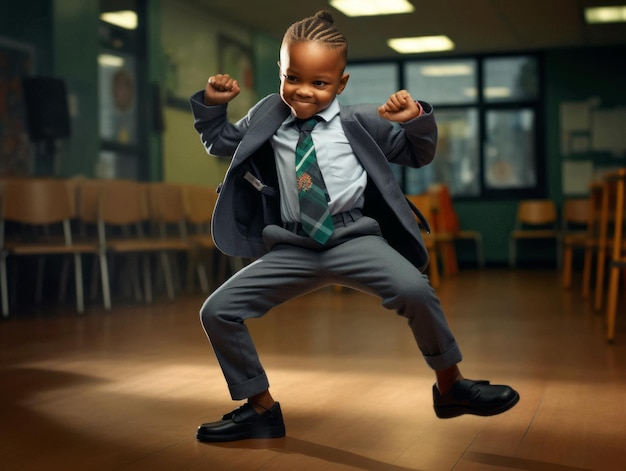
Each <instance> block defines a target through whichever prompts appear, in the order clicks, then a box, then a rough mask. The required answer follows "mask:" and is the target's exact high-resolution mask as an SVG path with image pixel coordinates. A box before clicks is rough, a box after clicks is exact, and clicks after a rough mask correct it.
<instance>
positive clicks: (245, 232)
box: [190, 92, 437, 270]
mask: <svg viewBox="0 0 626 471" xmlns="http://www.w3.org/2000/svg"><path fill="white" fill-rule="evenodd" d="M190 102H191V108H192V111H193V115H194V119H195V122H194V126H195V128H196V130H197V131H198V133H199V134H200V137H201V139H202V143H203V144H204V146H205V148H206V149H207V151H208V152H209V153H210V154H211V155H215V156H226V157H231V156H232V160H231V163H230V167H229V168H228V171H227V173H226V176H225V178H224V182H223V183H222V184H221V185H220V187H219V188H218V191H219V197H218V200H217V205H216V207H215V211H214V213H213V225H212V230H213V238H214V240H215V244H216V245H217V247H218V248H219V249H220V250H221V251H222V252H224V253H226V254H228V255H232V256H237V257H244V258H257V257H259V256H261V255H262V254H264V253H266V252H267V248H266V247H265V244H264V243H263V239H262V237H261V233H262V230H263V228H264V227H265V226H266V225H268V224H279V225H280V224H281V223H282V221H281V218H280V194H279V187H278V180H277V174H276V163H275V160H274V152H273V149H272V147H271V144H270V141H269V140H270V138H271V136H272V135H273V134H274V133H275V132H276V130H277V129H278V128H279V127H280V125H281V124H282V122H283V121H284V120H285V119H286V118H287V116H289V112H290V111H289V108H288V107H287V106H286V105H285V104H284V103H283V101H282V100H281V98H280V96H279V95H277V94H272V95H269V96H268V97H266V98H264V99H263V100H261V101H260V102H259V103H257V104H256V105H255V106H254V107H253V108H252V109H251V110H250V111H249V112H248V114H247V116H245V117H244V118H242V119H241V120H240V121H238V122H237V123H235V124H233V123H230V122H229V121H228V118H227V115H226V105H223V106H206V105H204V102H203V92H198V93H196V94H194V95H193V96H192V97H191V100H190ZM421 104H422V107H423V108H424V111H425V113H424V114H423V115H422V116H420V117H419V118H416V119H413V120H411V121H408V122H406V123H402V124H401V125H395V124H394V123H391V122H390V121H388V120H386V119H383V118H381V117H379V116H378V112H377V107H376V106H375V105H356V106H342V107H341V111H340V118H341V123H342V126H343V129H344V131H345V133H346V137H347V138H348V141H349V142H350V144H351V146H352V149H353V152H354V154H355V155H356V157H357V158H358V159H359V161H360V162H361V165H363V167H364V168H365V170H366V172H367V175H368V184H367V188H366V190H365V204H364V208H363V213H364V214H365V215H366V216H369V217H372V218H374V219H376V220H377V221H378V223H379V224H380V227H381V230H382V233H383V236H384V237H385V238H386V239H387V241H388V242H389V244H390V245H391V246H392V247H394V248H395V249H396V250H398V251H399V252H400V253H401V254H402V255H403V256H404V257H406V258H407V259H408V260H409V261H411V263H413V264H414V265H415V266H416V267H418V268H419V269H421V270H423V269H424V268H425V267H426V265H427V264H428V253H427V251H426V248H425V247H424V242H423V241H422V237H421V234H420V230H419V226H418V224H417V222H416V220H415V217H414V214H413V212H414V211H416V210H415V208H411V206H410V205H409V203H408V202H407V200H406V198H405V197H404V194H403V192H402V190H401V188H400V186H399V185H398V182H397V180H396V178H395V177H394V175H393V173H392V171H391V167H390V165H389V162H393V163H396V164H399V165H405V166H409V167H421V166H422V165H426V164H428V163H430V162H431V161H432V159H433V158H434V155H435V147H436V142H437V126H436V124H435V119H434V116H433V114H432V107H431V106H430V105H429V104H428V103H424V102H421ZM247 172H250V173H251V174H253V175H254V176H255V177H256V178H258V179H259V180H260V181H261V182H262V183H263V184H264V185H265V186H264V187H262V188H261V189H259V188H260V187H258V188H255V187H254V186H253V185H252V184H251V183H250V182H249V181H248V180H246V179H245V178H244V175H245V174H246V173H247ZM416 214H417V215H418V217H419V218H420V219H421V220H422V222H423V224H424V225H426V227H428V226H427V222H426V221H425V220H424V218H423V216H422V215H421V213H419V211H416Z"/></svg>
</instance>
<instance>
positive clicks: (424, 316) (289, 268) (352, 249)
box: [200, 217, 461, 400]
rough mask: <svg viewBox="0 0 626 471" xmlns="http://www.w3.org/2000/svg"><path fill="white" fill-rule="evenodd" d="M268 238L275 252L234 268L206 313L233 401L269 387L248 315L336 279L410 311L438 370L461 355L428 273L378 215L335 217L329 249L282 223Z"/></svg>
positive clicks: (409, 317)
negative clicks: (388, 234) (387, 234)
mask: <svg viewBox="0 0 626 471" xmlns="http://www.w3.org/2000/svg"><path fill="white" fill-rule="evenodd" d="M263 238H264V240H265V243H266V245H267V246H268V248H270V251H269V252H268V253H267V254H265V255H263V256H262V257H261V258H260V259H258V260H256V261H254V262H252V263H251V264H250V265H248V266H246V267H244V268H243V269H242V270H240V271H238V272H237V273H235V274H234V275H233V276H232V277H231V278H230V279H229V280H228V281H226V282H225V283H224V284H223V285H222V286H220V287H219V288H218V289H217V290H216V291H214V292H213V293H212V294H211V295H210V296H209V298H208V299H207V300H206V301H205V303H204V305H203V306H202V309H201V311H200V318H201V321H202V325H203V327H204V330H205V332H206V334H207V336H208V338H209V340H210V342H211V345H212V346H213V349H214V351H215V354H216V356H217V359H218V362H219V364H220V366H221V368H222V371H223V373H224V377H225V378H226V382H227V383H228V388H229V390H230V394H231V397H232V398H233V399H234V400H241V399H246V398H249V397H251V396H254V395H255V394H259V393H261V392H263V391H265V390H266V389H268V388H269V381H268V379H267V375H266V373H265V371H264V369H263V367H262V365H261V362H260V361H259V357H258V354H257V351H256V348H255V347H254V344H253V342H252V338H251V336H250V333H249V331H248V328H247V327H246V325H245V321H246V319H250V318H255V317H261V316H263V315H264V314H265V313H267V312H268V311H269V310H270V309H272V308H273V307H275V306H278V305H279V304H281V303H284V302H285V301H288V300H290V299H292V298H295V297H297V296H300V295H303V294H305V293H308V292H311V291H314V290H316V289H319V288H321V287H324V286H329V285H343V286H348V287H350V288H354V289H357V290H359V291H363V292H366V293H370V294H372V295H375V296H377V297H379V298H380V299H381V300H382V305H383V306H384V307H386V308H387V309H392V310H395V311H396V312H397V313H398V314H399V315H401V316H404V317H406V318H407V320H408V323H409V326H410V328H411V330H412V332H413V335H414V336H415V340H416V342H417V345H418V347H419V349H420V351H421V353H422V355H423V357H424V359H425V361H426V363H427V364H428V366H430V367H431V368H432V369H434V370H442V369H445V368H447V367H450V366H453V365H454V364H456V363H458V362H460V361H461V352H460V350H459V348H458V345H457V343H456V340H455V339H454V336H453V335H452V332H451V331H450V328H449V327H448V324H447V322H446V319H445V317H444V315H443V312H442V310H441V305H440V303H439V299H438V298H437V296H436V295H435V292H434V290H433V289H432V287H431V286H430V283H429V282H428V278H427V277H426V276H425V275H423V274H422V273H420V271H419V270H418V269H417V268H416V267H415V266H413V264H411V263H410V262H409V261H407V260H406V259H405V258H404V257H403V256H402V255H400V254H399V253H398V252H397V251H396V250H395V249H393V248H392V247H391V246H389V244H388V243H387V242H386V241H385V239H383V238H382V236H381V233H380V227H379V226H378V223H377V222H376V221H375V220H373V219H371V218H368V217H361V218H360V219H358V220H356V221H353V222H350V221H346V222H345V224H341V223H340V224H337V223H336V224H335V232H334V234H333V236H332V238H331V239H330V240H329V241H328V243H327V244H326V245H325V246H324V247H323V248H322V247H321V246H320V245H319V244H317V242H315V241H313V240H312V239H310V238H309V237H308V236H302V235H298V234H297V233H294V232H292V231H289V230H287V229H284V228H282V227H280V226H267V227H266V228H265V230H264V232H263ZM355 315H358V314H355Z"/></svg>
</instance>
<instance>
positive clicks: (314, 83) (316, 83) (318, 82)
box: [313, 80, 326, 87]
mask: <svg viewBox="0 0 626 471" xmlns="http://www.w3.org/2000/svg"><path fill="white" fill-rule="evenodd" d="M313 85H315V86H316V87H323V86H324V85H326V82H322V81H321V80H316V81H315V82H313Z"/></svg>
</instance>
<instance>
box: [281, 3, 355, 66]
mask: <svg viewBox="0 0 626 471" xmlns="http://www.w3.org/2000/svg"><path fill="white" fill-rule="evenodd" d="M334 22H335V20H334V19H333V17H332V15H331V14H330V13H329V12H327V11H325V10H321V11H318V12H317V13H316V14H315V15H313V16H310V17H308V18H304V19H303V20H300V21H297V22H295V23H294V24H292V25H291V26H290V27H289V28H288V29H287V31H286V32H285V35H284V36H283V44H291V43H295V42H298V41H317V42H319V43H321V44H323V45H325V46H327V47H330V48H333V49H337V50H338V51H339V52H340V53H341V54H342V55H343V58H344V59H345V60H347V58H348V40H347V39H346V38H345V36H344V35H343V34H342V33H341V32H340V31H339V30H338V29H337V28H336V27H335V25H334Z"/></svg>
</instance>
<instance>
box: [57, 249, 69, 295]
mask: <svg viewBox="0 0 626 471" xmlns="http://www.w3.org/2000/svg"><path fill="white" fill-rule="evenodd" d="M68 278H69V263H68V259H67V257H63V262H62V264H61V275H60V276H59V304H63V303H64V302H65V294H66V292H67V279H68Z"/></svg>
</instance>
